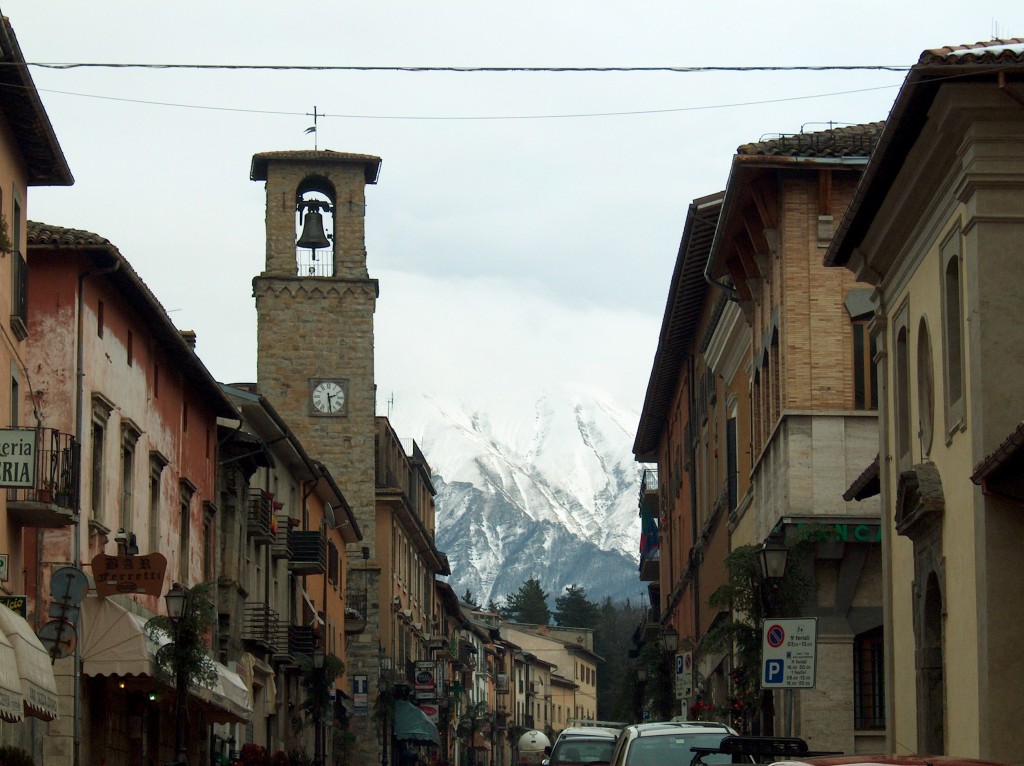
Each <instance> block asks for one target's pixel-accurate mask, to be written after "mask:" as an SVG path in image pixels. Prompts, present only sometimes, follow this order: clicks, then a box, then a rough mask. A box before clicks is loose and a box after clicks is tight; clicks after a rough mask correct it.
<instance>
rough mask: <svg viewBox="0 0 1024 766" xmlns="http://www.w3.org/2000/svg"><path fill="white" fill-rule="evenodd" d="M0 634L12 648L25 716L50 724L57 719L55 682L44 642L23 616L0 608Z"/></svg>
mask: <svg viewBox="0 0 1024 766" xmlns="http://www.w3.org/2000/svg"><path fill="white" fill-rule="evenodd" d="M0 631H2V632H3V633H4V635H6V636H7V640H8V642H10V645H11V647H12V648H13V649H14V656H15V659H16V660H17V664H18V670H17V672H18V677H19V679H20V680H21V697H22V702H23V703H24V709H25V715H30V716H33V717H34V718H41V719H42V720H44V721H52V720H53V719H55V718H56V717H57V682H56V681H55V680H54V678H53V665H52V660H51V659H50V655H49V653H48V652H47V651H46V649H44V648H43V642H42V641H40V640H39V637H38V636H37V635H36V632H35V631H34V630H32V626H30V625H29V624H28V622H26V621H25V618H24V617H22V616H21V615H20V614H18V613H17V612H14V611H12V610H11V609H7V608H6V607H0Z"/></svg>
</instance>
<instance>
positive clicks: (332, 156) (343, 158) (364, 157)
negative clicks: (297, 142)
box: [249, 149, 380, 184]
mask: <svg viewBox="0 0 1024 766" xmlns="http://www.w3.org/2000/svg"><path fill="white" fill-rule="evenodd" d="M271 160H274V161H276V162H317V163H324V164H327V163H332V162H335V163H342V162H344V163H352V164H356V165H360V164H361V165H363V167H364V169H365V170H364V172H365V176H366V183H368V184H375V183H377V176H378V175H379V174H380V157H374V156H373V155H372V154H350V153H348V152H336V151H333V150H331V149H297V150H293V151H278V152H260V153H259V154H254V155H253V157H252V165H251V167H250V169H249V178H250V179H251V180H253V181H266V180H267V164H268V162H270V161H271Z"/></svg>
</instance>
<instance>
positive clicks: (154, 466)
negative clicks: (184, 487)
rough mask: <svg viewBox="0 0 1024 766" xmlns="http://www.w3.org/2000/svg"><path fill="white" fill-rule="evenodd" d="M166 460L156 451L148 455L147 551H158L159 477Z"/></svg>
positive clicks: (166, 462)
mask: <svg viewBox="0 0 1024 766" xmlns="http://www.w3.org/2000/svg"><path fill="white" fill-rule="evenodd" d="M167 464H168V460H167V458H165V457H164V456H163V455H161V454H160V453H159V452H157V451H156V450H151V451H150V453H149V550H150V552H153V551H158V550H160V515H161V514H160V477H161V476H162V475H163V471H164V468H165V467H166V466H167Z"/></svg>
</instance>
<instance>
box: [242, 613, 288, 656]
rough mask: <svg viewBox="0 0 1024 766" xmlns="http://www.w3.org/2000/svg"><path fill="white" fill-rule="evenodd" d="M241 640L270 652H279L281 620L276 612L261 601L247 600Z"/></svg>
mask: <svg viewBox="0 0 1024 766" xmlns="http://www.w3.org/2000/svg"><path fill="white" fill-rule="evenodd" d="M242 640H243V641H248V642H250V643H253V644H255V645H256V647H257V648H259V649H262V650H263V651H265V652H269V653H270V654H279V653H280V652H281V650H282V646H281V620H280V617H279V615H278V613H277V612H276V611H275V610H273V609H271V608H269V607H268V606H267V605H266V604H265V603H263V602H259V601H249V602H247V603H246V604H245V618H244V620H243V622H242Z"/></svg>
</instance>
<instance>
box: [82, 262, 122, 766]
mask: <svg viewBox="0 0 1024 766" xmlns="http://www.w3.org/2000/svg"><path fill="white" fill-rule="evenodd" d="M119 268H121V261H120V260H119V259H117V258H115V259H114V264H113V266H107V267H105V268H102V269H93V270H92V271H83V272H80V273H79V275H78V306H77V308H78V326H77V328H76V335H77V338H76V348H75V381H76V382H75V433H76V435H77V436H78V439H79V449H81V442H82V441H84V437H83V433H82V430H83V428H84V427H85V426H84V420H85V418H84V416H83V414H82V408H83V400H84V399H85V369H84V364H85V338H84V335H85V333H84V330H83V325H84V321H85V320H84V319H83V315H84V313H85V308H84V307H85V280H86V278H87V277H95V276H102V275H104V274H113V273H114V272H115V271H117V270H118V269H119ZM79 454H81V453H79ZM78 470H79V475H78V480H79V482H81V480H82V475H81V470H82V461H81V460H79V461H78ZM79 486H81V484H79ZM78 497H79V502H78V505H79V507H78V508H77V511H78V513H77V514H75V525H74V532H73V535H74V542H73V545H72V548H73V551H74V553H73V564H74V566H75V568H76V569H81V568H82V529H81V525H82V508H81V505H82V503H81V497H82V495H81V492H79V495H78ZM81 650H82V646H81V644H80V643H78V642H76V643H75V665H74V668H75V671H74V688H75V713H74V735H73V736H74V739H73V743H74V744H73V755H72V762H73V763H74V766H80V764H81V757H82V752H81V751H82V654H81Z"/></svg>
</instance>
